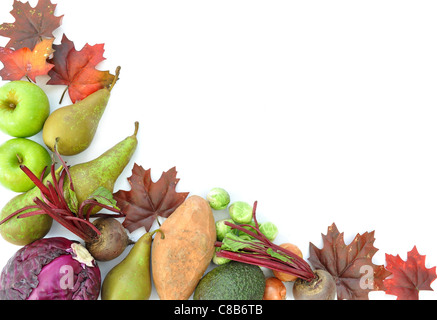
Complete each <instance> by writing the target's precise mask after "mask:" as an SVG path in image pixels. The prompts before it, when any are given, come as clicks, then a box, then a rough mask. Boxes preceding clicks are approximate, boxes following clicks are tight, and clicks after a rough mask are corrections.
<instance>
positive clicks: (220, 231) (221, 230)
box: [215, 219, 235, 241]
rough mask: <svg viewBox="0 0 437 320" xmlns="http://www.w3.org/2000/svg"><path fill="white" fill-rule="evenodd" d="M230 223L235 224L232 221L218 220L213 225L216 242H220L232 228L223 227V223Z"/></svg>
mask: <svg viewBox="0 0 437 320" xmlns="http://www.w3.org/2000/svg"><path fill="white" fill-rule="evenodd" d="M226 221H227V222H230V223H233V224H235V222H234V221H232V219H223V220H218V221H216V223H215V231H216V233H217V240H218V241H222V240H223V239H224V237H225V235H226V234H227V233H229V232H231V230H232V228H231V227H230V226H227V225H225V222H226Z"/></svg>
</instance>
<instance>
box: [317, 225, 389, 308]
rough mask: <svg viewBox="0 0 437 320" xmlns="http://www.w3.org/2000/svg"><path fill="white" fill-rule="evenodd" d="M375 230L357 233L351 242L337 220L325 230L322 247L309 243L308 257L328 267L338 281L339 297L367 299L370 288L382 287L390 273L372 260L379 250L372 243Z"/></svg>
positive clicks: (320, 267)
mask: <svg viewBox="0 0 437 320" xmlns="http://www.w3.org/2000/svg"><path fill="white" fill-rule="evenodd" d="M374 233H375V232H374V231H372V232H370V233H369V232H366V233H364V234H362V235H360V234H357V235H356V236H355V238H354V239H353V240H352V242H351V243H350V244H349V245H346V244H345V242H344V233H340V232H339V231H338V229H337V226H336V225H335V223H333V224H332V225H331V226H330V227H329V228H328V232H327V234H326V235H323V234H322V238H323V249H319V248H317V247H316V246H315V245H314V244H312V243H310V257H309V259H308V260H309V261H310V262H311V264H312V265H313V267H314V268H315V269H323V270H326V271H328V272H329V273H330V274H331V275H332V276H333V278H334V280H335V282H336V284H337V298H338V299H339V300H344V299H347V300H368V299H369V296H368V294H369V292H370V291H377V290H383V289H384V284H383V280H384V279H385V278H386V277H388V276H389V275H390V273H389V272H388V271H387V270H386V269H385V268H384V266H378V265H375V264H373V262H372V257H373V256H374V255H375V253H376V252H377V251H378V249H376V248H375V247H374V246H373V243H374V242H375V237H374Z"/></svg>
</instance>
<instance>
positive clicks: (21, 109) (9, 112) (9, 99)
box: [0, 80, 50, 138]
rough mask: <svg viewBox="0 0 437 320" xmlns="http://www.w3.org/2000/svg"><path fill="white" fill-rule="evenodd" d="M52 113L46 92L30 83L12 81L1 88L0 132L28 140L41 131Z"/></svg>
mask: <svg viewBox="0 0 437 320" xmlns="http://www.w3.org/2000/svg"><path fill="white" fill-rule="evenodd" d="M49 113H50V103H49V99H48V98H47V95H46V94H45V92H44V91H43V90H42V89H41V88H40V87H38V86H37V85H36V84H34V83H32V82H29V81H21V80H20V81H11V82H8V83H6V84H5V85H4V86H2V87H0V130H2V131H3V132H5V133H6V134H8V135H10V136H13V137H19V138H26V137H30V136H33V135H35V134H37V133H38V132H40V131H41V129H42V127H43V125H44V122H45V121H46V119H47V117H48V116H49Z"/></svg>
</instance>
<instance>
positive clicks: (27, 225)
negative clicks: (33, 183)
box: [0, 174, 59, 246]
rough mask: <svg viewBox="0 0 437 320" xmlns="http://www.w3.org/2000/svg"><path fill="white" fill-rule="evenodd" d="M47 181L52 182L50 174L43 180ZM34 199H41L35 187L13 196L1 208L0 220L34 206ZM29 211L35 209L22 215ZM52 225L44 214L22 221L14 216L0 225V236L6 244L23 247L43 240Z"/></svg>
mask: <svg viewBox="0 0 437 320" xmlns="http://www.w3.org/2000/svg"><path fill="white" fill-rule="evenodd" d="M58 177H59V174H58ZM47 181H53V180H52V177H51V175H50V174H49V175H48V176H47V178H46V179H45V180H44V182H47ZM35 198H41V191H40V190H39V189H38V188H37V187H33V188H32V189H30V190H29V191H27V192H24V193H21V194H19V195H17V196H15V197H14V198H12V199H11V200H10V201H9V202H8V203H6V205H5V206H4V207H3V209H2V211H1V213H0V220H4V219H6V218H7V217H8V216H9V215H11V214H12V213H14V212H16V211H17V210H19V209H22V208H25V207H28V206H33V205H35V203H34V202H33V199H35ZM30 211H35V209H29V210H26V211H23V212H22V213H27V212H30ZM52 223H53V219H52V218H51V217H50V216H49V215H46V214H41V215H36V216H32V217H27V218H23V219H18V218H17V216H14V217H12V218H10V219H9V220H7V221H5V222H4V223H2V224H0V234H1V236H2V237H3V238H4V239H5V240H6V241H8V242H10V243H13V244H16V245H19V246H24V245H26V244H29V243H31V242H33V241H35V240H38V239H41V238H43V237H44V236H45V235H46V234H47V233H48V232H49V231H50V228H51V227H52Z"/></svg>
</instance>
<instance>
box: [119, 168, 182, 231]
mask: <svg viewBox="0 0 437 320" xmlns="http://www.w3.org/2000/svg"><path fill="white" fill-rule="evenodd" d="M150 173H151V170H150V169H149V170H144V168H143V167H141V166H139V165H137V164H136V163H135V164H134V167H133V169H132V175H131V176H130V177H129V178H128V181H129V184H130V185H131V190H130V191H124V190H119V191H117V192H116V193H115V194H114V199H115V200H116V201H117V206H118V207H119V208H120V210H121V212H122V213H124V214H125V215H126V218H125V220H124V222H123V226H124V227H125V228H126V229H128V230H129V232H133V231H134V230H136V229H138V228H141V227H145V228H146V231H147V232H148V231H149V230H150V228H151V227H152V224H153V222H154V221H155V220H156V219H157V218H158V216H161V217H163V218H168V217H169V216H170V215H171V214H172V213H173V212H174V211H175V210H176V208H177V207H179V206H180V205H181V204H182V203H183V202H184V200H185V199H186V197H187V196H188V192H181V193H178V192H176V185H177V184H178V182H179V179H178V178H176V174H177V171H176V168H175V167H173V168H171V169H170V170H168V171H167V172H163V173H162V175H161V178H159V180H158V181H157V182H153V181H152V178H151V175H150Z"/></svg>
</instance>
